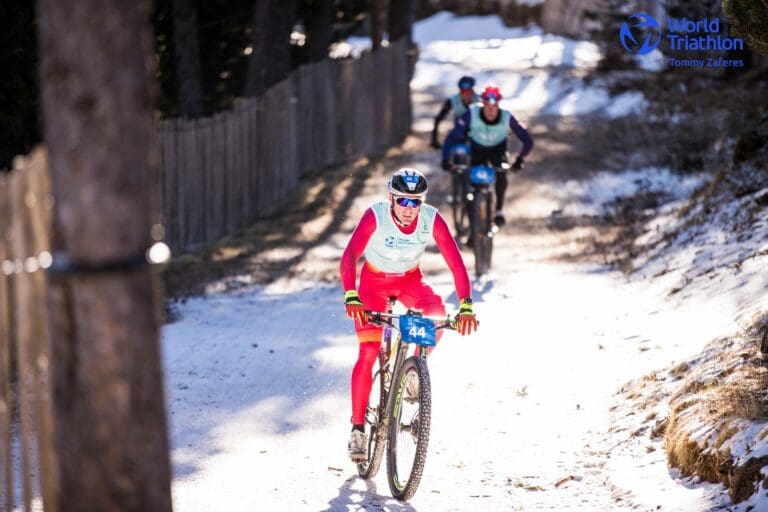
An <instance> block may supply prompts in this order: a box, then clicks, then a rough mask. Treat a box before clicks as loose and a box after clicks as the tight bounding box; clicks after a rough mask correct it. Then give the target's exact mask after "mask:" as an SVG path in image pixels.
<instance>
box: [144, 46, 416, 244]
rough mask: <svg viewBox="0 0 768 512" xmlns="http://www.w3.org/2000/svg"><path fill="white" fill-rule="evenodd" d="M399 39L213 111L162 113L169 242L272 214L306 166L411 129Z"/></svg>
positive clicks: (202, 239)
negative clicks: (192, 115)
mask: <svg viewBox="0 0 768 512" xmlns="http://www.w3.org/2000/svg"><path fill="white" fill-rule="evenodd" d="M408 50H409V48H408V46H407V43H406V42H405V41H398V42H396V43H394V44H392V45H391V46H389V47H388V48H381V49H379V50H377V51H375V52H369V53H365V54H363V56H361V57H360V58H359V59H348V60H325V61H321V62H318V63H315V64H311V65H307V66H303V67H300V68H299V69H298V70H296V71H295V72H293V73H292V74H291V75H290V76H289V77H288V78H287V79H286V80H284V81H283V82H280V83H278V84H276V85H275V86H274V87H272V88H271V89H269V90H268V91H267V92H266V93H265V94H264V95H263V96H260V97H258V98H248V99H244V100H240V101H239V102H238V103H237V104H236V105H235V107H234V108H233V109H232V110H230V111H227V112H223V113H220V114H216V115H215V116H213V117H208V118H201V119H192V120H186V119H172V120H163V121H160V123H159V127H158V132H159V146H160V177H161V181H162V204H163V208H162V209H163V215H164V224H165V228H166V231H165V239H166V242H167V243H168V244H169V245H170V246H171V247H172V248H173V249H175V250H183V249H189V248H192V247H194V246H196V245H199V244H202V243H207V242H212V241H215V240H218V239H220V238H222V237H223V236H226V235H228V234H232V233H233V232H234V231H235V230H236V229H238V228H240V227H243V226H246V225H248V224H249V223H252V222H253V221H254V220H257V219H259V218H263V217H266V216H269V215H270V214H274V213H275V212H277V211H278V210H279V208H280V207H281V206H282V205H283V204H284V202H285V200H286V198H287V196H288V194H289V193H290V192H291V190H292V188H293V187H294V186H295V185H296V184H297V182H298V180H299V178H300V176H301V174H302V173H303V172H305V171H307V170H311V169H320V168H323V167H325V166H328V165H331V164H337V163H341V162H345V161H348V160H350V159H352V158H354V157H357V156H361V155H365V154H369V153H372V152H375V151H378V150H382V149H384V148H386V147H389V146H391V145H393V144H397V143H399V142H400V141H402V140H403V138H404V137H405V136H406V135H407V134H408V132H409V131H410V126H411V106H410V89H409V82H410V77H411V61H410V59H411V58H412V57H411V56H410V55H409V53H408Z"/></svg>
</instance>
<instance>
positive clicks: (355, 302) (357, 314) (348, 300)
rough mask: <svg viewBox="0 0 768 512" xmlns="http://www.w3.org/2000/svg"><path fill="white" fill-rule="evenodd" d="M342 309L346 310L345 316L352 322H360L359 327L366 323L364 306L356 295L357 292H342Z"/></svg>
mask: <svg viewBox="0 0 768 512" xmlns="http://www.w3.org/2000/svg"><path fill="white" fill-rule="evenodd" d="M344 307H345V308H346V310H347V316H348V317H349V318H351V319H353V320H356V321H358V322H360V325H365V324H366V323H368V320H367V318H366V314H365V306H363V301H361V300H360V297H359V296H358V295H357V290H348V291H346V292H344Z"/></svg>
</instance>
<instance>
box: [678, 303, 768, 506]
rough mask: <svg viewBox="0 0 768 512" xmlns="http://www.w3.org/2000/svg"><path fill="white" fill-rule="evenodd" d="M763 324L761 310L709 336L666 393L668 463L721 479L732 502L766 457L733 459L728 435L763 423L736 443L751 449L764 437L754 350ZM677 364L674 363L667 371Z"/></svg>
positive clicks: (752, 486) (765, 405)
mask: <svg viewBox="0 0 768 512" xmlns="http://www.w3.org/2000/svg"><path fill="white" fill-rule="evenodd" d="M765 324H766V315H765V314H761V315H758V316H756V317H755V319H753V322H752V323H751V325H750V326H749V327H748V328H747V329H745V332H744V333H743V334H742V335H740V336H736V337H734V338H731V339H720V340H715V341H714V342H713V343H711V344H710V345H709V346H708V347H707V349H706V350H705V352H704V355H703V356H702V358H701V360H700V361H698V362H697V364H692V363H688V364H686V365H685V367H686V370H685V371H686V372H687V375H686V377H685V379H684V380H683V382H682V383H681V386H680V388H679V389H678V390H677V392H675V393H674V394H673V395H672V397H671V398H670V416H669V422H668V424H667V425H666V428H665V431H664V449H665V451H666V453H667V457H668V459H669V463H670V465H671V466H673V467H676V468H678V469H679V470H680V471H681V472H682V473H683V474H684V475H688V476H693V475H697V476H699V477H700V478H701V479H702V480H705V481H708V482H714V483H722V484H724V485H725V486H726V487H728V490H729V494H730V497H731V499H732V500H733V502H734V503H738V502H740V501H743V500H745V499H747V498H748V497H749V496H751V495H752V494H753V493H754V492H755V490H756V488H757V487H756V486H757V485H758V484H759V483H761V482H762V481H763V478H764V477H763V476H762V475H761V470H762V468H763V467H764V466H766V465H768V457H756V458H749V457H742V458H741V459H737V457H736V456H735V455H734V454H733V453H732V452H731V447H732V440H733V439H734V437H735V436H737V435H738V434H740V433H742V432H744V429H745V425H749V424H754V423H757V424H765V425H766V426H765V428H762V429H761V430H760V431H759V434H757V435H755V436H754V438H753V439H744V438H743V436H741V437H740V439H739V445H742V444H743V443H746V444H747V445H748V446H750V447H751V448H752V449H754V448H755V444H757V443H760V444H764V443H765V439H766V436H768V399H766V397H767V395H766V391H767V390H768V368H766V367H765V366H764V364H763V362H762V359H761V358H760V357H759V350H758V349H759V343H760V338H761V334H762V331H763V330H764V328H765ZM682 368H683V365H678V366H677V367H675V368H673V369H672V370H671V371H670V374H679V373H681V372H682V371H683V370H682ZM694 436H696V437H695V438H694ZM748 450H749V449H748ZM744 459H746V460H744ZM737 460H738V461H739V462H738V463H737ZM764 484H765V483H764Z"/></svg>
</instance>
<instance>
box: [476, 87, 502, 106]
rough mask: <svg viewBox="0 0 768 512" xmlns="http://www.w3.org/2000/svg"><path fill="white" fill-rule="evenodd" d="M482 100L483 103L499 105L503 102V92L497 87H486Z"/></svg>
mask: <svg viewBox="0 0 768 512" xmlns="http://www.w3.org/2000/svg"><path fill="white" fill-rule="evenodd" d="M480 99H482V100H483V103H498V102H499V101H501V91H499V88H498V87H496V86H495V85H486V86H485V89H483V92H482V94H481V95H480Z"/></svg>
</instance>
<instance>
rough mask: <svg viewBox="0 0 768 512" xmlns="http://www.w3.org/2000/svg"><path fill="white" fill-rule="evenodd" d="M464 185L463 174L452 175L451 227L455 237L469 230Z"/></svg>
mask: <svg viewBox="0 0 768 512" xmlns="http://www.w3.org/2000/svg"><path fill="white" fill-rule="evenodd" d="M465 187H466V185H465V184H464V175H463V174H458V173H456V174H454V175H453V184H452V193H453V203H452V205H451V206H452V207H453V227H454V229H456V237H457V238H462V237H464V236H466V234H467V231H469V215H468V212H467V206H466V191H465Z"/></svg>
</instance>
